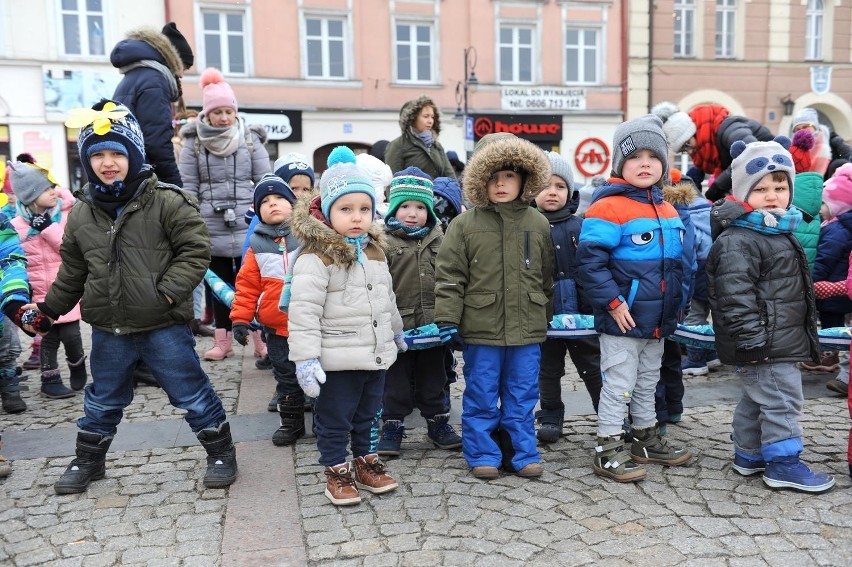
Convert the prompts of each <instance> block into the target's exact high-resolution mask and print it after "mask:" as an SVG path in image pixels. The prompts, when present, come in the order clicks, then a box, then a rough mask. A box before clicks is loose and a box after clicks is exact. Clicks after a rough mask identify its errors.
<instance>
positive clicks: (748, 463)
mask: <svg viewBox="0 0 852 567" xmlns="http://www.w3.org/2000/svg"><path fill="white" fill-rule="evenodd" d="M731 468H733V469H734V470H735V471H737V472H738V473H740V474H741V475H743V476H751V475H753V474H757V473H761V472H763V471H765V470H766V463H765V462H764V461H763V459H759V460H756V461H755V460H752V459H747V458H746V457H745V456H743V455H740V454H739V453H734V464H733V466H732V467H731Z"/></svg>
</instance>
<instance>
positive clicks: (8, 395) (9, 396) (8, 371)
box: [0, 368, 29, 413]
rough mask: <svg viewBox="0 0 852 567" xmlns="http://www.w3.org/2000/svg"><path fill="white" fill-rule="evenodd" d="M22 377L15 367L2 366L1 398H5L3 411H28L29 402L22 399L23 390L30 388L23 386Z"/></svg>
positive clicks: (0, 369)
mask: <svg viewBox="0 0 852 567" xmlns="http://www.w3.org/2000/svg"><path fill="white" fill-rule="evenodd" d="M20 380H21V379H20V377H19V376H18V373H17V372H16V371H15V369H14V368H0V398H2V400H3V411H5V412H7V413H21V412H24V411H27V404H26V402H24V400H22V399H21V390H29V387H28V386H21V383H20Z"/></svg>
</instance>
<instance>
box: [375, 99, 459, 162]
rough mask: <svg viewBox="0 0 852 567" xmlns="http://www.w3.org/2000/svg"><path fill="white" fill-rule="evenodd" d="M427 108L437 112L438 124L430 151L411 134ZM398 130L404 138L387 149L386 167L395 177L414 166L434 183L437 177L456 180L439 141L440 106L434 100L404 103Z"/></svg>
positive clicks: (398, 139) (397, 139) (433, 125)
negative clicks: (420, 115)
mask: <svg viewBox="0 0 852 567" xmlns="http://www.w3.org/2000/svg"><path fill="white" fill-rule="evenodd" d="M427 105H428V106H431V107H432V108H434V109H435V120H434V122H433V124H432V133H433V134H434V135H435V140H434V141H433V143H432V147H431V148H427V147H426V145H425V144H424V143H423V141H422V140H420V139H419V138H418V137H417V136H416V135H415V134H414V132H412V128H413V127H414V121H415V120H416V119H417V115H418V114H420V111H421V110H423V107H424V106H427ZM399 129H400V131H401V132H402V134H401V135H400V136H399V138H396V139H395V140H392V141H391V142H390V143H389V144H388V146H387V148H386V149H385V163H386V164H388V166H389V167H390V168H391V171H393V172H394V173H396V172H397V171H402V170H403V169H405V168H406V167H411V166H414V167H419V168H420V169H421V170H423V172H424V173H428V174H429V175H430V176H431V177H432V178H433V179H434V178H435V177H452V178H455V176H456V174H455V170H453V166H452V165H451V164H450V160H449V158H447V153H446V152H445V151H444V147H443V146H442V145H441V143H440V142H438V140H437V138H438V135H439V134H440V133H441V116H440V111H439V110H438V105H436V104H435V102H434V101H433V100H432V99H431V98H429V97H427V96H421V97H419V98H417V99H415V100H411V101H408V102H407V103H405V104H404V105H403V106H402V109H400V111H399Z"/></svg>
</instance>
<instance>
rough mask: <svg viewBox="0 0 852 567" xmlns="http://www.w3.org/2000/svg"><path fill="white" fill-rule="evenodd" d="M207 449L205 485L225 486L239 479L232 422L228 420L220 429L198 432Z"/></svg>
mask: <svg viewBox="0 0 852 567" xmlns="http://www.w3.org/2000/svg"><path fill="white" fill-rule="evenodd" d="M196 437H198V440H199V441H201V444H202V445H203V446H204V449H205V450H206V451H207V472H205V473H204V486H205V487H207V488H225V487H228V486H231V485H232V484H233V483H234V481H235V480H237V448H236V447H234V441H233V439H231V424H230V423H228V422H227V421H226V422H225V423H223V424H222V425H220V426H219V428H218V429H202V430H201V431H199V432H198V433H197V434H196Z"/></svg>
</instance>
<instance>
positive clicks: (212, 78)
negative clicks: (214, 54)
mask: <svg viewBox="0 0 852 567" xmlns="http://www.w3.org/2000/svg"><path fill="white" fill-rule="evenodd" d="M198 82H199V84H200V85H201V88H202V89H203V88H204V87H206V86H207V85H215V84H216V83H224V82H225V76H224V75H223V74H222V71H220V70H219V69H217V68H215V67H208V68H206V69H204V72H203V73H201V79H200V80H199V81H198Z"/></svg>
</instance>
